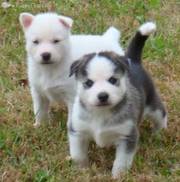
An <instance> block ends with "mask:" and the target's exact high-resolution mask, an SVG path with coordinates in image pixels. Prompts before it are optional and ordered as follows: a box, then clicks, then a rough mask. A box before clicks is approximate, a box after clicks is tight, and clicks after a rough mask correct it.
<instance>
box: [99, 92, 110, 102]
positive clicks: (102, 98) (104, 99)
mask: <svg viewBox="0 0 180 182" xmlns="http://www.w3.org/2000/svg"><path fill="white" fill-rule="evenodd" d="M108 98H109V95H108V94H107V93H106V92H101V93H99V94H98V99H99V101H100V102H107V100H108Z"/></svg>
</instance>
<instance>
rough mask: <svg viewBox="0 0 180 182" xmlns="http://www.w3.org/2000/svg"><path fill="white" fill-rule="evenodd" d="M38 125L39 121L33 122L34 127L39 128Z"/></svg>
mask: <svg viewBox="0 0 180 182" xmlns="http://www.w3.org/2000/svg"><path fill="white" fill-rule="evenodd" d="M40 125H41V124H40V122H35V123H34V124H33V126H34V128H39V127H40Z"/></svg>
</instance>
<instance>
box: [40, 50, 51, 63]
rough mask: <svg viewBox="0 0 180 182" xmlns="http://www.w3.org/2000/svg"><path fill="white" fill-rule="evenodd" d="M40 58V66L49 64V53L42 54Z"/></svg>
mask: <svg viewBox="0 0 180 182" xmlns="http://www.w3.org/2000/svg"><path fill="white" fill-rule="evenodd" d="M41 57H42V64H51V63H52V62H51V53H49V52H44V53H42V54H41Z"/></svg>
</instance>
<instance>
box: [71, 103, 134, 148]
mask: <svg viewBox="0 0 180 182" xmlns="http://www.w3.org/2000/svg"><path fill="white" fill-rule="evenodd" d="M73 109H75V112H73V116H72V125H73V128H74V130H75V131H76V132H77V134H80V135H83V137H87V138H88V139H90V140H94V141H95V142H96V144H97V145H99V146H100V147H105V146H110V145H115V144H117V143H118V142H119V141H120V140H121V139H125V138H126V137H128V135H129V134H130V132H131V130H132V127H133V122H132V121H131V120H126V121H120V122H119V123H113V121H112V115H111V114H110V113H109V114H107V113H106V112H105V111H104V112H103V111H101V112H100V113H96V114H90V113H88V112H87V116H86V117H83V118H85V119H81V117H79V116H80V115H81V114H82V113H81V112H82V108H81V106H80V105H79V104H75V105H74V108H73Z"/></svg>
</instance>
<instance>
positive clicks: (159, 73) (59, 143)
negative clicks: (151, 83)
mask: <svg viewBox="0 0 180 182" xmlns="http://www.w3.org/2000/svg"><path fill="white" fill-rule="evenodd" d="M10 3H11V5H12V7H10V8H8V9H3V8H0V17H1V18H0V181H3V182H14V181H17V182H19V181H20V182H21V181H27V182H28V181H29V182H30V181H35V182H45V181H48V182H56V181H65V182H66V181H67V182H68V181H72V180H74V181H102V182H106V181H107V182H109V181H112V179H111V174H110V169H111V166H112V161H113V158H114V151H113V150H112V149H108V150H103V149H99V148H96V146H95V145H94V144H92V146H91V150H90V153H89V155H90V159H91V163H92V165H91V167H90V168H89V169H88V170H84V171H79V170H78V169H77V168H76V167H75V165H74V164H73V162H71V161H70V160H68V141H67V131H66V112H65V110H64V109H60V107H54V108H53V117H54V122H53V124H52V125H51V126H43V127H41V128H39V129H34V128H33V126H32V124H33V122H34V116H33V112H32V101H31V96H30V93H29V88H28V87H23V86H21V85H20V84H19V80H21V79H25V78H26V77H27V76H26V61H25V59H26V56H25V48H24V37H23V32H22V30H21V27H20V25H19V22H18V16H19V14H20V13H21V12H24V11H25V12H32V13H34V14H35V13H38V12H46V11H56V12H58V13H61V14H64V15H68V16H71V17H72V18H73V19H74V20H75V21H74V27H73V30H72V32H73V33H93V34H95V33H102V32H103V31H105V30H106V29H107V28H108V27H109V26H111V25H114V26H116V27H117V28H119V29H120V30H121V32H122V38H121V42H122V44H123V46H126V45H127V42H128V40H129V39H130V38H131V37H132V35H133V33H134V32H135V30H136V29H137V27H138V26H139V25H140V24H141V23H143V22H144V21H146V20H155V21H156V23H157V26H158V31H157V33H156V35H155V36H154V37H151V38H150V39H149V40H148V42H147V44H146V47H145V50H144V55H143V57H144V64H145V66H146V68H147V69H148V70H149V71H150V73H151V74H152V75H153V77H154V80H155V82H156V85H157V86H158V88H159V90H160V92H161V96H162V98H163V100H164V102H165V104H166V106H167V109H168V113H169V123H168V129H167V130H166V131H162V132H161V133H160V134H157V135H151V133H150V127H149V123H148V122H144V123H143V124H142V126H141V138H140V143H139V149H138V152H137V155H136V157H135V160H134V163H133V167H132V169H131V170H130V171H129V172H128V173H127V174H126V175H125V176H124V177H123V178H122V179H121V181H125V182H126V181H128V182H131V181H132V182H135V181H137V182H166V181H168V182H177V181H180V161H179V159H180V144H179V141H180V134H179V133H180V124H179V119H180V112H179V111H180V54H179V52H180V45H179V40H180V26H179V25H180V15H179V13H178V12H180V3H179V2H178V1H175V0H172V1H167V0H162V1H160V0H146V1H141V0H121V1H120V0H119V1H116V0H99V1H95V0H92V1H89V0H84V1H80V0H61V1H57V0H56V1H47V0H34V1H33V3H32V2H31V1H27V0H18V1H14V0H12V1H10ZM61 108H62V107H61Z"/></svg>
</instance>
